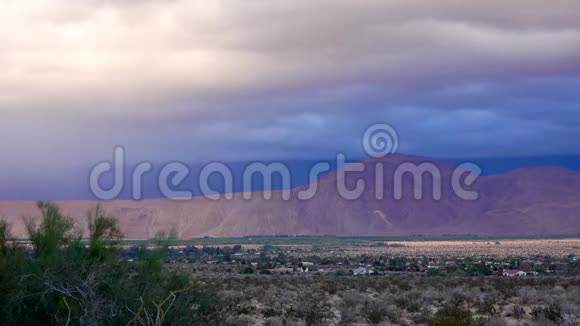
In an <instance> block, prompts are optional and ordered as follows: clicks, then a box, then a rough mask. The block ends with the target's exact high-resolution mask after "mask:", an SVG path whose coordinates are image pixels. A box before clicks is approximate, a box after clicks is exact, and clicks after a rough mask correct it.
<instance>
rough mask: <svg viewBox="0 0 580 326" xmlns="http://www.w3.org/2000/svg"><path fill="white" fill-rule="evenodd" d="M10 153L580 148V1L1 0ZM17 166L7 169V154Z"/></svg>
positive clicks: (265, 154)
mask: <svg viewBox="0 0 580 326" xmlns="http://www.w3.org/2000/svg"><path fill="white" fill-rule="evenodd" d="M0 65H1V67H2V68H3V69H2V73H1V74H0V117H1V119H0V146H1V148H2V160H3V162H2V166H3V167H4V170H10V169H12V170H14V169H16V171H18V169H23V170H26V169H32V168H38V167H42V168H43V169H44V170H43V171H51V169H58V168H63V167H67V166H72V165H74V164H81V163H83V164H84V163H86V162H97V161H101V160H104V159H107V158H109V157H110V156H111V154H112V152H113V146H114V145H117V144H120V145H124V146H126V148H127V149H128V151H129V154H128V155H129V159H130V160H141V159H149V160H154V161H163V160H208V159H211V160H213V159H220V160H246V159H270V158H296V159H298V158H315V157H329V156H330V155H333V154H334V153H336V152H337V151H341V152H345V153H351V154H352V155H359V154H360V148H361V147H360V137H361V134H362V133H363V131H364V129H365V127H366V126H368V125H369V124H371V123H373V122H377V121H384V122H388V123H390V124H392V125H393V126H394V127H396V128H397V130H398V131H399V134H400V139H401V144H400V150H401V151H402V152H405V153H412V154H418V155H427V156H435V157H498V156H518V155H549V154H580V146H579V145H578V140H579V139H580V128H579V126H580V2H579V1H577V0H555V1H544V0H541V1H540V0H525V1H523V0H522V1H518V0H513V1H504V0H502V1H495V0H488V1H470V2H466V1H464V0H453V1H451V0H441V1H427V0H425V1H418V0H390V1H370V0H369V1H366V0H357V1H340V0H317V1H312V0H308V1H300V0H288V1H286V0H281V1H251V0H244V1H239V0H238V1H207V0H200V1H184V0H148V1H129V0H123V1H113V0H106V1H96V0H94V1H68V0H67V1H64V0H63V1H56V0H6V1H3V2H2V10H0ZM12 170H11V171H12Z"/></svg>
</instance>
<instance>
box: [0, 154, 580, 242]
mask: <svg viewBox="0 0 580 326" xmlns="http://www.w3.org/2000/svg"><path fill="white" fill-rule="evenodd" d="M359 163H362V164H363V165H364V166H365V169H364V172H351V173H347V174H346V176H345V177H344V183H345V184H346V185H347V187H348V188H349V189H352V188H354V187H355V185H356V183H357V181H359V180H362V181H364V184H365V189H364V191H363V192H362V195H361V196H360V197H359V198H357V199H353V200H350V199H345V198H343V197H342V196H341V195H340V193H339V191H338V188H337V181H338V179H339V178H340V173H339V171H340V170H335V171H333V172H331V173H328V174H326V175H324V176H322V177H320V178H319V179H318V182H317V192H316V194H315V196H314V197H313V198H312V199H309V200H300V199H299V198H298V194H299V193H300V192H301V191H303V190H305V189H307V188H308V187H309V185H303V186H299V187H295V188H293V189H291V190H290V199H289V200H284V199H283V198H282V197H283V193H282V191H275V192H274V193H273V196H272V199H270V200H267V199H264V197H263V194H262V193H261V192H254V193H251V194H250V195H251V199H250V200H246V199H245V198H244V194H243V193H241V192H237V193H234V194H233V198H232V199H231V200H226V199H224V198H223V196H222V198H221V199H219V200H213V199H209V198H204V197H195V198H193V199H191V200H169V199H146V200H142V201H129V200H114V201H105V202H102V205H103V206H104V208H105V209H106V210H107V211H108V212H110V213H111V214H113V215H116V216H117V217H119V219H120V224H121V228H122V229H123V232H124V233H125V236H126V237H127V238H130V239H147V238H152V237H154V236H155V234H156V233H158V232H160V231H169V230H171V229H174V230H175V231H177V233H178V235H179V237H181V238H192V237H203V236H248V235H336V236H395V235H397V236H402V235H450V234H454V235H465V234H477V235H562V234H569V235H577V234H580V173H578V172H576V171H573V170H568V169H565V168H561V167H549V166H547V167H527V168H521V169H516V170H512V171H509V172H505V173H502V174H495V175H485V176H480V177H479V178H478V179H477V180H476V181H475V182H474V183H473V184H472V185H470V186H469V187H467V186H466V187H465V188H466V189H469V190H470V191H474V192H476V193H477V194H478V199H477V200H464V199H461V198H459V196H457V195H456V194H455V192H454V191H453V190H452V186H451V179H452V175H453V173H454V171H455V169H456V167H455V166H453V165H449V164H446V163H442V162H440V161H436V160H432V159H428V158H424V157H418V156H409V155H399V154H397V155H389V156H387V157H385V158H381V159H368V160H365V161H361V162H359ZM379 163H380V164H381V165H382V167H383V168H382V169H381V170H382V171H383V179H382V180H383V182H382V184H379V185H378V187H377V184H376V182H375V181H376V178H375V170H376V169H375V168H376V166H377V164H379ZM404 163H412V164H415V165H419V164H422V163H431V164H432V166H434V167H436V168H437V170H438V171H440V174H441V181H442V184H441V190H442V192H441V198H440V199H434V198H433V196H432V192H433V190H432V189H433V178H431V177H430V176H425V178H424V179H423V181H424V182H423V184H422V188H421V190H422V191H423V198H422V199H415V198H414V196H413V178H412V175H411V174H410V173H407V174H405V175H404V177H403V178H402V181H403V183H402V189H403V193H402V198H400V199H397V198H395V194H394V184H395V174H396V172H395V171H396V170H397V169H398V168H399V167H400V166H401V164H404ZM381 192H382V194H383V195H382V198H381V199H377V196H376V194H377V193H381ZM246 195H247V194H246ZM57 204H59V206H61V208H62V209H63V211H64V212H65V213H66V214H67V215H69V216H71V217H73V218H74V219H75V221H76V223H78V225H79V227H81V228H84V227H86V217H85V216H86V214H87V212H88V210H89V209H90V208H91V207H92V206H94V205H95V204H96V202H95V201H91V200H71V201H58V202H57ZM0 214H1V215H3V216H4V217H5V218H6V219H7V220H8V221H9V223H10V224H11V227H12V233H13V234H14V235H15V236H18V237H23V236H25V228H24V225H23V223H22V217H23V216H38V215H39V212H38V210H37V208H36V206H35V203H34V202H33V201H17V200H4V201H0Z"/></svg>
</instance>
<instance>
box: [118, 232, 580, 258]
mask: <svg viewBox="0 0 580 326" xmlns="http://www.w3.org/2000/svg"><path fill="white" fill-rule="evenodd" d="M158 241H160V240H124V241H123V244H124V245H126V246H130V245H154V244H155V243H156V242H158ZM162 241H163V243H164V244H168V245H171V246H186V245H194V246H198V247H201V246H208V247H224V246H233V245H241V246H243V247H245V248H246V249H250V248H254V249H257V248H261V247H262V246H265V245H271V246H276V247H282V248H286V249H288V250H290V251H292V252H293V254H294V255H297V256H308V255H316V256H319V257H327V256H336V255H339V256H348V257H354V256H360V255H372V256H383V255H384V256H407V257H422V256H426V257H441V256H447V257H493V258H508V257H531V256H550V257H559V258H564V257H567V256H569V255H574V256H580V237H573V238H572V237H569V236H568V237H564V236H562V237H549V238H548V237H503V238H500V237H475V236H473V237H468V236H464V237H352V238H351V237H245V238H200V239H189V240H162Z"/></svg>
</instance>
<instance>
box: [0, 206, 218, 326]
mask: <svg viewBox="0 0 580 326" xmlns="http://www.w3.org/2000/svg"><path fill="white" fill-rule="evenodd" d="M38 206H39V208H40V210H41V213H42V217H41V221H40V223H39V225H38V226H36V224H34V222H33V221H32V219H29V220H28V223H27V227H28V231H29V233H30V236H31V241H32V244H33V247H34V250H35V255H33V256H30V255H26V254H25V253H24V251H23V250H20V249H15V250H12V251H10V252H9V254H6V255H0V324H1V325H18V324H20V325H81V324H83V325H85V324H86V325H100V324H108V325H161V324H169V325H217V324H220V323H221V322H222V321H223V317H222V315H223V313H222V311H220V310H219V309H220V307H221V306H222V304H221V303H220V299H219V297H218V296H217V295H216V294H215V291H212V290H211V289H208V288H207V286H206V285H204V284H198V283H196V282H194V281H193V280H192V279H191V274H190V273H184V272H181V271H169V270H166V269H164V268H163V261H162V259H163V258H162V257H163V255H162V254H161V253H160V251H159V250H145V249H142V251H141V252H139V253H138V257H137V259H136V261H131V262H129V261H125V260H123V259H121V257H120V256H119V255H108V254H105V253H108V252H109V249H111V250H112V244H111V243H108V242H107V241H110V240H114V239H117V238H119V236H120V233H119V232H118V227H117V225H118V222H117V220H116V219H115V218H114V217H112V216H110V215H107V214H106V213H105V212H104V211H103V210H102V209H100V207H97V208H95V209H94V210H92V211H91V213H90V214H89V229H90V234H89V236H90V244H89V246H88V247H86V246H84V245H82V242H81V241H80V236H78V235H76V234H75V233H74V232H73V231H74V229H73V227H72V222H71V219H69V218H67V217H65V216H64V215H62V213H61V212H60V210H59V209H58V207H57V206H56V205H54V204H52V203H39V204H38ZM2 225H5V224H4V223H0V231H2V230H3V227H2ZM4 234H6V235H8V232H7V228H6V231H4ZM7 238H8V236H7ZM95 253H98V257H99V259H94V257H95Z"/></svg>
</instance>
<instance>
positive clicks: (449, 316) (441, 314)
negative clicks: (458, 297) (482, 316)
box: [429, 307, 476, 326]
mask: <svg viewBox="0 0 580 326" xmlns="http://www.w3.org/2000/svg"><path fill="white" fill-rule="evenodd" d="M429 325H430V326H472V325H476V321H475V320H474V319H473V315H472V314H471V311H469V310H467V309H461V308H458V307H453V308H449V307H447V308H444V309H441V310H439V311H437V312H436V313H435V316H433V319H432V320H431V321H430V322H429Z"/></svg>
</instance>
